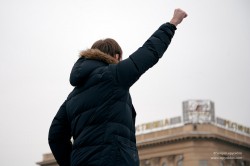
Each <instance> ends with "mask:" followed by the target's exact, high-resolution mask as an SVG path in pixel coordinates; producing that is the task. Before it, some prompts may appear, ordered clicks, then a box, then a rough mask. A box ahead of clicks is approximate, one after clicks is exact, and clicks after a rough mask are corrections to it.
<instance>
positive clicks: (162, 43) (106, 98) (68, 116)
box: [49, 9, 186, 166]
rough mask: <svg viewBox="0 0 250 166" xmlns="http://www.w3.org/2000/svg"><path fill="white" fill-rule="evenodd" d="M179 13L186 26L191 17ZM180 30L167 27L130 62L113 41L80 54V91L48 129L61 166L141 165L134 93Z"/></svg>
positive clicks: (76, 72)
mask: <svg viewBox="0 0 250 166" xmlns="http://www.w3.org/2000/svg"><path fill="white" fill-rule="evenodd" d="M177 10H179V13H182V16H179V17H180V18H181V20H180V22H181V21H182V19H183V18H184V17H185V15H186V14H185V12H183V11H181V10H180V9H177ZM172 20H173V19H172ZM172 20H171V21H172ZM175 30H176V24H173V23H171V22H170V23H165V24H163V25H162V26H160V28H159V29H158V30H156V32H155V33H153V35H152V36H151V37H150V38H149V39H148V40H147V41H146V42H145V43H144V44H143V46H142V47H140V48H139V49H138V50H137V51H135V52H134V53H133V54H132V55H130V56H129V57H128V58H127V59H125V60H121V57H122V51H121V49H120V46H119V45H118V43H117V42H116V41H115V40H113V39H105V40H99V41H97V42H96V43H94V44H93V46H92V48H91V49H88V50H85V51H82V52H81V53H80V58H79V59H78V60H77V62H76V63H75V65H74V66H73V68H72V71H71V75H70V83H71V85H72V86H74V87H75V88H74V90H73V91H72V92H71V93H70V94H69V96H68V98H67V99H66V100H65V102H64V103H63V104H62V106H61V107H60V109H59V111H58V112H57V114H56V116H55V118H54V119H53V121H52V124H51V127H50V130H49V145H50V148H51V150H52V153H53V155H54V157H55V159H56V160H57V162H58V164H59V165H61V166H64V165H65V166H69V165H71V166H85V165H91V166H100V165H101V166H139V157H138V151H137V148H136V139H135V117H136V111H135V109H134V107H133V104H132V100H131V96H130V94H129V89H130V87H131V86H132V85H133V84H134V83H135V82H136V81H137V80H138V79H139V78H140V76H141V75H142V74H143V73H145V72H146V71H147V70H148V69H149V68H151V67H152V66H153V65H155V64H156V63H157V62H158V60H159V59H160V58H161V57H162V55H163V54H164V52H165V51H166V49H167V48H168V45H169V44H170V42H171V39H172V37H173V35H174V32H175ZM71 137H73V140H74V141H73V145H72V142H71V141H70V140H71Z"/></svg>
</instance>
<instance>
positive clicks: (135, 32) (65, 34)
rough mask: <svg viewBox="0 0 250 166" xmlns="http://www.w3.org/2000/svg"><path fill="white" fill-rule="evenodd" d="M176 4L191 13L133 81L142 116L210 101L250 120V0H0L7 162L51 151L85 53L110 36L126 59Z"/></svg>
mask: <svg viewBox="0 0 250 166" xmlns="http://www.w3.org/2000/svg"><path fill="white" fill-rule="evenodd" d="M177 7H179V8H182V9H184V10H186V12H187V13H188V15H189V16H188V17H187V18H186V19H185V20H184V21H183V23H182V24H181V25H179V26H178V29H177V31H176V35H175V36H174V38H173V40H172V43H171V45H170V46H169V49H168V50H167V52H166V53H165V54H164V57H163V58H162V59H161V60H160V61H159V63H158V64H157V65H156V66H155V67H154V68H152V69H151V70H149V71H148V72H147V73H146V74H145V75H143V76H142V77H141V79H140V80H139V81H138V82H137V83H136V84H135V85H134V86H133V87H132V88H131V95H132V99H133V102H134V106H135V108H136V110H137V124H140V123H144V122H149V121H153V120H159V119H163V118H169V117H173V116H179V115H182V102H183V101H184V100H188V99H209V100H212V101H213V102H214V103H215V113H216V116H219V117H222V118H225V119H228V120H231V121H235V122H237V123H239V124H243V125H246V126H250V120H249V117H250V116H249V114H250V113H249V111H250V33H249V29H250V19H249V16H250V1H248V0H220V1H218V0H185V1H184V0H175V1H173V0H126V1H119V0H105V1H104V0H22V1H20V0H0V24H1V26H0V78H1V81H0V106H1V108H0V113H1V116H0V133H1V141H0V147H1V148H0V165H1V166H14V165H19V166H34V165H35V162H37V161H40V160H42V154H43V153H47V152H49V151H50V150H49V146H48V144H47V135H48V129H49V126H50V123H51V121H52V119H53V117H54V115H55V114H56V112H57V110H58V108H59V106H60V105H61V104H62V102H63V101H64V100H65V99H66V97H67V95H68V93H69V92H70V91H71V90H72V87H71V86H70V84H69V81H68V80H69V74H70V71H71V68H72V66H73V64H74V62H75V61H76V60H77V58H78V53H79V51H81V50H83V49H86V48H89V47H90V46H91V45H92V43H93V42H95V41H96V40H98V39H101V38H106V37H111V38H114V39H116V40H117V41H118V42H119V43H120V45H121V47H122V48H123V50H124V58H126V57H128V56H129V55H130V54H131V53H132V52H133V51H135V50H136V49H137V48H138V47H140V46H141V45H142V44H143V43H144V42H145V40H146V39H147V38H148V37H149V36H150V35H151V34H152V33H153V32H154V31H155V30H156V29H157V28H158V27H159V26H160V25H161V24H162V23H164V22H167V21H169V20H170V19H171V17H172V14H173V10H174V9H175V8H177Z"/></svg>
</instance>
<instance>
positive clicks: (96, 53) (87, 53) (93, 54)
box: [80, 49, 119, 64]
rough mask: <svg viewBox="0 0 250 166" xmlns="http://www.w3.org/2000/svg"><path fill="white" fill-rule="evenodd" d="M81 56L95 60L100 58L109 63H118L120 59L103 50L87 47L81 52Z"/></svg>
mask: <svg viewBox="0 0 250 166" xmlns="http://www.w3.org/2000/svg"><path fill="white" fill-rule="evenodd" d="M80 57H84V58H86V59H93V60H100V61H102V62H105V63H108V64H117V63H118V62H119V61H118V60H117V59H115V58H113V57H112V56H110V55H108V54H106V53H104V52H101V51H100V50H98V49H87V50H84V51H82V52H80Z"/></svg>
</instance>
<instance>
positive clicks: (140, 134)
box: [37, 100, 250, 166]
mask: <svg viewBox="0 0 250 166" xmlns="http://www.w3.org/2000/svg"><path fill="white" fill-rule="evenodd" d="M136 129H137V135H136V139H137V148H138V151H139V156H140V165H141V166H250V128H248V127H245V126H243V125H239V124H237V123H235V122H231V121H228V120H225V119H223V118H219V117H215V114H214V104H213V102H211V101H208V100H189V101H185V102H183V117H181V116H179V117H174V118H170V119H163V120H159V121H154V122H150V123H145V124H141V125H138V126H136ZM37 164H38V165H40V166H57V163H56V161H55V159H54V157H53V155H52V154H51V153H49V154H44V155H43V160H42V161H40V162H37Z"/></svg>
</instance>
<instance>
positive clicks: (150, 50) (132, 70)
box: [110, 9, 187, 88]
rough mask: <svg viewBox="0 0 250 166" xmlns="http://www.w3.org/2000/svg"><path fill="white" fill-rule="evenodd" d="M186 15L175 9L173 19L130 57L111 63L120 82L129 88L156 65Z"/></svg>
mask: <svg viewBox="0 0 250 166" xmlns="http://www.w3.org/2000/svg"><path fill="white" fill-rule="evenodd" d="M185 17H187V14H186V13H185V12H184V11H182V10H181V9H175V11H174V15H173V18H172V19H171V21H170V22H168V23H165V24H163V25H161V26H160V27H159V29H157V30H156V31H155V32H154V33H153V34H152V36H151V37H150V38H149V39H148V40H147V41H146V42H145V43H144V44H143V46H142V47H140V48H139V49H138V50H137V51H135V52H134V53H133V54H132V55H130V56H129V58H127V59H125V60H123V61H121V62H120V63H118V64H115V65H110V68H111V71H113V72H114V75H115V78H116V80H117V82H118V84H120V85H121V86H124V87H125V88H129V87H131V86H132V85H133V84H134V83H135V82H136V81H137V80H138V79H139V78H140V76H141V75H142V74H143V73H145V72H146V71H147V70H148V69H149V68H151V67H152V66H154V65H155V64H156V63H157V62H158V60H159V59H160V58H161V57H162V56H163V54H164V52H165V51H166V50H167V48H168V46H169V44H170V42H171V39H172V37H173V36H174V33H175V30H176V26H177V25H178V24H180V23H181V22H182V20H183V19H184V18H185Z"/></svg>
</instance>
